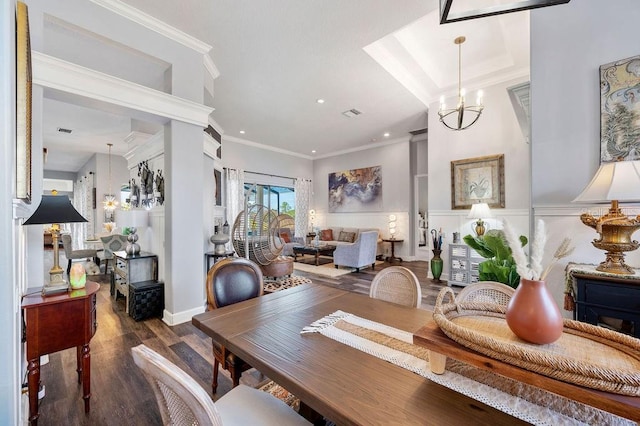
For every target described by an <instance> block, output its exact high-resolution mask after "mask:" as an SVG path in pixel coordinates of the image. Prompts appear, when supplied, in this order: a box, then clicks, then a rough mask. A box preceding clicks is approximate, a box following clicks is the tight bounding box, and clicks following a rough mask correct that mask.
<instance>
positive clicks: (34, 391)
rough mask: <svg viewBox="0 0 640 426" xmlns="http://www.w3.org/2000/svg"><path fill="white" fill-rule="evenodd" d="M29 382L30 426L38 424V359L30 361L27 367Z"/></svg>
mask: <svg viewBox="0 0 640 426" xmlns="http://www.w3.org/2000/svg"><path fill="white" fill-rule="evenodd" d="M27 372H28V381H29V421H30V422H31V426H37V424H38V417H39V415H40V414H39V413H38V391H39V390H40V357H36V358H35V359H30V360H29V364H28V366H27Z"/></svg>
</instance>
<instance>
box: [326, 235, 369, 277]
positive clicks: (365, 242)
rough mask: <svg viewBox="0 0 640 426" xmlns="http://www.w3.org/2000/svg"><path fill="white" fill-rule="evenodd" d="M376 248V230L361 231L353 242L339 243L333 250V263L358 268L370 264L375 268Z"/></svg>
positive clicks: (358, 269)
mask: <svg viewBox="0 0 640 426" xmlns="http://www.w3.org/2000/svg"><path fill="white" fill-rule="evenodd" d="M377 248H378V231H365V232H361V233H360V235H359V237H358V239H357V240H356V241H355V242H354V243H350V244H340V245H338V246H337V247H336V250H335V251H334V252H333V263H334V265H335V266H336V268H338V266H347V267H350V268H356V270H357V271H360V268H364V267H367V266H369V265H371V269H375V265H376V251H377Z"/></svg>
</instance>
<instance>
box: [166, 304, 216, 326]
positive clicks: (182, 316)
mask: <svg viewBox="0 0 640 426" xmlns="http://www.w3.org/2000/svg"><path fill="white" fill-rule="evenodd" d="M204 311H205V308H204V305H203V306H201V307H199V308H193V309H189V310H188V311H182V312H177V313H175V314H172V313H171V312H169V311H167V310H166V309H165V310H164V311H163V312H162V321H163V322H164V323H165V324H167V325H171V326H173V325H178V324H182V323H185V322H191V318H192V317H193V316H194V315H198V314H201V313H203V312H204Z"/></svg>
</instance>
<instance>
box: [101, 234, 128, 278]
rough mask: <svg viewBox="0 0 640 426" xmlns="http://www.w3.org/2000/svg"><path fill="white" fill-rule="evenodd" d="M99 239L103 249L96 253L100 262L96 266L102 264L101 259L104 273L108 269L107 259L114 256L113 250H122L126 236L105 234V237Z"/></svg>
mask: <svg viewBox="0 0 640 426" xmlns="http://www.w3.org/2000/svg"><path fill="white" fill-rule="evenodd" d="M100 240H102V245H103V246H104V250H102V251H101V252H99V253H98V258H99V259H100V263H99V264H98V266H102V261H104V273H105V274H106V273H107V272H108V269H109V261H110V260H113V259H114V258H115V256H114V255H113V252H114V251H120V250H124V249H125V247H126V246H127V236H126V235H119V234H113V235H107V236H105V237H100ZM112 268H113V266H112Z"/></svg>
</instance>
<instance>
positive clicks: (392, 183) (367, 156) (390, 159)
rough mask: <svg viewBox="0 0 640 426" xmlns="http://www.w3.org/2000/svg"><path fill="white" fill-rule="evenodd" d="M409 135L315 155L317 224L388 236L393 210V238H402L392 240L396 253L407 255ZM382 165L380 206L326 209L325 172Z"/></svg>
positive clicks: (326, 178)
mask: <svg viewBox="0 0 640 426" xmlns="http://www.w3.org/2000/svg"><path fill="white" fill-rule="evenodd" d="M409 144H410V142H409V138H408V137H407V138H405V139H400V140H398V141H397V142H396V143H390V144H388V145H384V146H379V147H375V148H371V149H367V150H363V151H356V152H351V153H346V154H340V155H336V156H334V157H327V158H322V159H318V160H316V161H315V162H314V165H313V167H314V172H313V176H314V177H313V192H314V194H313V206H312V207H313V208H314V209H315V210H316V217H317V219H316V223H317V225H318V226H320V227H323V226H343V227H359V228H378V229H380V232H381V235H382V237H384V238H388V237H389V229H388V222H389V215H390V214H392V213H393V214H395V215H396V216H397V218H398V221H397V230H398V231H397V232H398V233H397V234H396V238H397V239H405V242H403V243H398V244H396V249H395V250H396V255H397V256H400V257H403V256H404V257H407V256H408V255H409V253H410V246H409V240H408V238H409V234H410V232H412V227H411V225H410V223H409V209H410V208H411V199H412V198H413V192H412V190H411V182H412V180H413V177H412V176H411V173H410V168H409V163H410V158H409V155H410V152H409ZM371 166H381V167H382V210H381V211H380V212H365V213H329V212H328V209H329V173H333V172H338V171H341V170H350V169H356V168H362V167H371Z"/></svg>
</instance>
